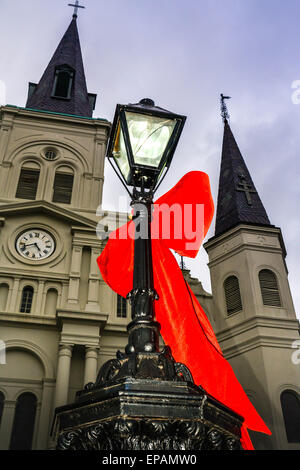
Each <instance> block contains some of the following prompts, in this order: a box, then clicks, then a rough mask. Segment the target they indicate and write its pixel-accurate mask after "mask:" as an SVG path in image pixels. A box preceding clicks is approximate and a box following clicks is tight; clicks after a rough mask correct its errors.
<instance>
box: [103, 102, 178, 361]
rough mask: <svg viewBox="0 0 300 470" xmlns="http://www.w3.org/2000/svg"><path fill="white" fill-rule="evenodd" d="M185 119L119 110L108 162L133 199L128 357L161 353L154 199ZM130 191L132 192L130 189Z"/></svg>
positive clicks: (136, 108) (147, 108) (146, 108)
mask: <svg viewBox="0 0 300 470" xmlns="http://www.w3.org/2000/svg"><path fill="white" fill-rule="evenodd" d="M185 120H186V117H185V116H181V115H178V114H174V113H171V112H170V111H166V110H165V109H162V108H159V107H157V106H155V104H154V102H153V101H152V100H150V99H147V98H145V99H143V100H141V101H140V102H139V103H137V104H129V105H119V104H118V105H117V108H116V112H115V117H114V122H113V126H112V129H111V134H110V141H109V145H108V149H107V158H108V159H109V160H110V162H111V164H112V166H113V168H114V169H115V171H116V173H117V175H118V176H119V178H120V180H121V181H122V183H123V185H124V186H125V188H126V189H127V186H131V187H133V192H132V193H130V195H131V198H132V202H131V205H132V207H133V220H134V221H135V226H136V234H137V231H139V236H137V235H136V236H135V242H134V271H133V289H132V291H131V292H130V293H129V294H128V298H129V299H130V302H131V305H132V322H131V323H130V324H129V325H128V332H129V341H128V345H127V347H126V350H125V351H126V353H127V354H136V353H142V352H148V353H150V352H159V346H158V343H159V328H160V327H159V324H158V323H157V322H155V321H154V307H153V304H154V301H155V300H158V296H157V293H156V292H155V290H154V286H153V269H152V253H151V251H152V250H151V231H150V224H151V207H152V203H153V194H154V192H155V191H156V189H157V187H158V186H159V183H160V182H161V180H162V178H163V176H164V175H165V174H166V172H167V171H168V168H169V166H170V164H171V161H172V158H173V155H174V152H175V149H176V146H177V143H178V140H179V138H180V135H181V132H182V129H183V126H184V123H185ZM127 191H128V189H127Z"/></svg>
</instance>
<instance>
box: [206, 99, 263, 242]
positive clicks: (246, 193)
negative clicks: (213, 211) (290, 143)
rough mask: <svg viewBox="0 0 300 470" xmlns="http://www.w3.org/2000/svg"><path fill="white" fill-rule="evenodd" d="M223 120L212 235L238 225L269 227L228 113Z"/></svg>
mask: <svg viewBox="0 0 300 470" xmlns="http://www.w3.org/2000/svg"><path fill="white" fill-rule="evenodd" d="M223 100H224V97H223ZM223 103H224V101H223ZM222 116H223V121H224V137H223V148H222V161H221V170H220V179H219V193H218V204H217V216H216V228H215V235H220V234H221V233H224V232H226V231H227V230H229V229H231V228H233V227H235V226H236V225H238V224H241V223H244V224H251V225H253V224H254V225H270V221H269V218H268V215H267V213H266V210H265V208H264V206H263V204H262V202H261V199H260V197H259V195H258V193H257V191H256V188H255V186H254V183H253V180H252V178H251V175H250V173H249V171H248V168H247V166H246V163H245V161H244V159H243V157H242V154H241V152H240V150H239V148H238V145H237V143H236V141H235V138H234V136H233V133H232V131H231V129H230V126H229V123H228V113H227V115H226V116H224V115H223V114H222Z"/></svg>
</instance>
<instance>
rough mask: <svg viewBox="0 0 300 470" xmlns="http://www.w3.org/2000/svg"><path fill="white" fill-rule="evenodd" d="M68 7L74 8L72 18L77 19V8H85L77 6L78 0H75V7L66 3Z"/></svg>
mask: <svg viewBox="0 0 300 470" xmlns="http://www.w3.org/2000/svg"><path fill="white" fill-rule="evenodd" d="M68 6H69V7H74V13H73V18H77V13H78V8H85V7H84V6H82V5H79V0H76V2H75V5H74V3H68Z"/></svg>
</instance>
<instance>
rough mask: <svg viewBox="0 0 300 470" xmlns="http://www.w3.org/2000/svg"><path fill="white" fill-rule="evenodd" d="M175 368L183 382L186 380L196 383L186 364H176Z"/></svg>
mask: <svg viewBox="0 0 300 470" xmlns="http://www.w3.org/2000/svg"><path fill="white" fill-rule="evenodd" d="M174 366H175V372H176V375H177V376H179V377H181V378H182V380H185V381H186V382H192V383H194V379H193V376H192V374H191V372H190V371H189V369H188V368H187V366H186V365H185V364H181V362H176V363H175V365H174Z"/></svg>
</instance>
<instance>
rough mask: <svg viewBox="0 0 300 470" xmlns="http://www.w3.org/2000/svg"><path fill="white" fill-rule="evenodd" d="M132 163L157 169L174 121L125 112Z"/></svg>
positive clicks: (174, 123)
mask: <svg viewBox="0 0 300 470" xmlns="http://www.w3.org/2000/svg"><path fill="white" fill-rule="evenodd" d="M125 114H126V120H127V126H128V132H129V138H130V143H131V148H132V154H133V158H134V162H135V163H136V164H138V165H147V166H151V167H154V168H158V167H159V165H160V162H161V159H162V157H163V155H164V151H165V149H166V147H167V145H168V142H169V139H170V138H171V136H172V133H173V131H174V127H175V125H176V119H166V118H161V117H155V116H147V115H145V114H138V113H131V112H128V111H126V112H125Z"/></svg>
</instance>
